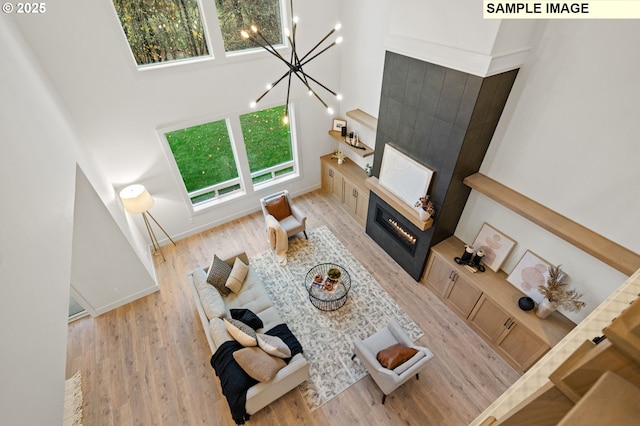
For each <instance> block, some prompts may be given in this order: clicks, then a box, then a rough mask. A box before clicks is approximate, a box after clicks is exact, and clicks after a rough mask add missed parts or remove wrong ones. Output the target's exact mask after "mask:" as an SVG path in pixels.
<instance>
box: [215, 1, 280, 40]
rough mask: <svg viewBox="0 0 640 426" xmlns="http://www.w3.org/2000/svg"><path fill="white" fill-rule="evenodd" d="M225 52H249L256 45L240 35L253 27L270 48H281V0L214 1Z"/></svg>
mask: <svg viewBox="0 0 640 426" xmlns="http://www.w3.org/2000/svg"><path fill="white" fill-rule="evenodd" d="M216 9H217V10H218V22H219V23H220V30H221V31H222V39H223V41H224V50H225V52H236V51H239V50H245V49H252V48H255V47H256V45H255V44H254V43H252V42H251V41H249V40H244V39H243V38H242V37H241V36H240V31H241V30H248V29H249V28H250V27H251V25H255V26H257V27H258V28H259V29H260V32H261V33H262V35H263V36H264V38H266V39H267V40H268V41H269V43H271V45H273V46H276V45H282V44H283V43H284V41H283V38H282V12H281V8H280V0H242V1H241V0H216Z"/></svg>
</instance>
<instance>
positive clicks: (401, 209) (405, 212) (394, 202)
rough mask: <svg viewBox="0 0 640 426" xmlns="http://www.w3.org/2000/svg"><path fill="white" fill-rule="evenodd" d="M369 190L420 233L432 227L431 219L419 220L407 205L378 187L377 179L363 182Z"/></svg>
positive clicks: (373, 178)
mask: <svg viewBox="0 0 640 426" xmlns="http://www.w3.org/2000/svg"><path fill="white" fill-rule="evenodd" d="M364 183H365V185H367V187H369V189H370V190H371V191H373V192H375V193H376V194H377V195H378V196H379V197H380V198H382V199H383V200H384V201H386V202H387V203H388V204H389V205H390V206H391V207H393V208H394V209H396V211H397V212H398V213H400V214H401V215H402V216H404V217H405V218H406V219H407V220H408V221H409V222H411V223H413V224H414V225H415V226H417V227H418V229H420V230H421V231H426V230H427V229H429V228H431V227H432V226H433V219H431V218H429V219H428V220H422V219H420V215H419V214H418V212H417V211H416V209H414V208H411V207H410V206H409V205H408V204H407V203H405V202H404V201H402V200H401V199H400V198H398V197H397V196H396V195H395V194H394V193H393V192H391V191H389V190H388V189H387V188H385V187H384V186H382V185H380V182H379V181H378V178H376V177H370V178H368V179H367V180H366V181H365V182H364Z"/></svg>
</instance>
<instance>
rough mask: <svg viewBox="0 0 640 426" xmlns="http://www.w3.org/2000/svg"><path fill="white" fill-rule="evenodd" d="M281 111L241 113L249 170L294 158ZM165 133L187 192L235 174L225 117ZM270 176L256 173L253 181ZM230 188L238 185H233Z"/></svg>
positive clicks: (196, 200)
mask: <svg viewBox="0 0 640 426" xmlns="http://www.w3.org/2000/svg"><path fill="white" fill-rule="evenodd" d="M283 115H284V106H281V107H275V108H270V109H265V110H261V111H256V112H251V113H248V114H244V115H242V116H240V124H241V127H242V134H243V137H244V141H245V149H246V152H247V157H248V159H249V169H250V171H251V173H254V172H259V171H261V170H265V169H268V168H271V167H274V166H278V165H280V164H283V163H290V162H291V161H292V160H293V153H292V144H291V135H290V131H289V129H290V127H289V126H288V125H284V124H283V123H282V116H283ZM165 136H166V138H167V142H168V143H169V147H170V148H171V152H172V153H173V156H174V158H175V161H176V164H177V166H178V170H179V171H180V174H181V176H182V179H183V181H184V184H185V187H186V189H187V192H188V193H191V192H194V191H197V190H200V189H203V188H207V187H209V186H212V185H216V184H219V183H223V182H226V181H229V180H232V179H236V178H237V177H238V169H237V168H236V161H235V158H234V154H233V149H232V145H231V138H230V136H229V132H228V128H227V123H226V120H219V121H214V122H211V123H206V124H201V125H197V126H193V127H188V128H186V129H181V130H175V131H172V132H168V133H166V134H165ZM292 171H294V168H293V166H288V167H286V168H283V169H282V170H278V171H276V172H275V173H274V175H275V176H281V175H283V174H286V173H290V172H292ZM272 178H273V176H272V175H271V173H265V174H259V175H258V176H255V177H254V179H253V182H254V183H258V182H264V181H267V180H270V179H272ZM233 189H239V187H237V185H234V187H233ZM223 192H225V191H224V190H221V193H223ZM209 198H211V196H210V195H209V196H207V195H202V196H199V197H198V198H196V199H194V200H193V201H194V203H195V202H198V201H202V200H206V199H209Z"/></svg>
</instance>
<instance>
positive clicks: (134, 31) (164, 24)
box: [113, 0, 209, 66]
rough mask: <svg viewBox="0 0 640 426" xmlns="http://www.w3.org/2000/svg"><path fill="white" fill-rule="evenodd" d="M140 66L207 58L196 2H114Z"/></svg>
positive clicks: (122, 0) (139, 0)
mask: <svg viewBox="0 0 640 426" xmlns="http://www.w3.org/2000/svg"><path fill="white" fill-rule="evenodd" d="M113 5H114V7H115V9H116V12H117V14H118V18H119V19H120V24H121V25H122V29H123V30H124V33H125V36H126V37H127V41H128V42H129V47H130V48H131V52H132V53H133V56H134V58H135V60H136V63H137V64H138V66H140V65H149V64H155V63H161V62H169V61H176V60H180V59H188V58H195V57H199V56H207V55H208V54H209V49H208V48H207V43H206V39H205V34H204V28H203V26H202V19H201V18H200V9H199V8H198V2H197V0H113Z"/></svg>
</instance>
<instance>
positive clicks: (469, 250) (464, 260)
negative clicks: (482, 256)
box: [453, 244, 474, 265]
mask: <svg viewBox="0 0 640 426" xmlns="http://www.w3.org/2000/svg"><path fill="white" fill-rule="evenodd" d="M473 251H474V248H473V246H472V245H470V244H467V245H465V246H464V252H462V256H460V257H454V258H453V260H454V261H455V262H456V263H457V264H458V265H468V264H469V262H471V260H472V259H473Z"/></svg>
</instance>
